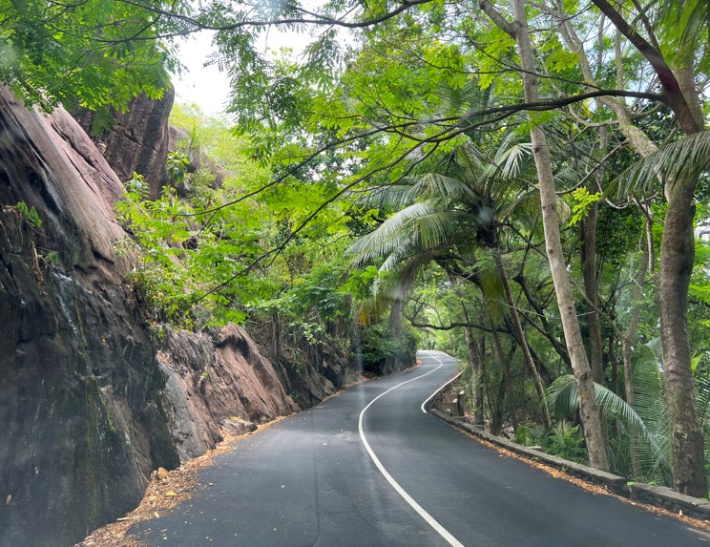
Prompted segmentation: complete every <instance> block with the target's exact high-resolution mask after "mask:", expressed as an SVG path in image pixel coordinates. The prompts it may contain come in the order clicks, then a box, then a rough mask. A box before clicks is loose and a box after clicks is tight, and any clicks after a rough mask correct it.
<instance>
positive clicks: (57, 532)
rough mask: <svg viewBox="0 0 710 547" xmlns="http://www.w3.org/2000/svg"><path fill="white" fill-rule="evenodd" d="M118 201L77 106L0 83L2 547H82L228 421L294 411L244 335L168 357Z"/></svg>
mask: <svg viewBox="0 0 710 547" xmlns="http://www.w3.org/2000/svg"><path fill="white" fill-rule="evenodd" d="M131 169H132V167H131ZM120 192H121V184H120V181H119V178H118V177H117V176H116V174H115V173H114V172H113V171H112V170H111V168H110V167H109V165H108V164H107V162H106V160H105V158H104V157H103V156H102V154H101V153H100V152H99V151H98V149H97V148H96V147H95V146H94V144H93V143H92V141H91V140H90V139H89V138H88V136H87V135H86V134H85V133H84V131H83V130H82V129H81V128H80V127H79V125H78V124H77V123H76V122H75V121H74V120H73V119H72V118H71V117H70V116H69V115H68V114H67V113H66V112H64V111H62V110H61V109H59V110H57V111H56V112H55V113H54V114H53V115H52V116H50V117H45V116H40V115H38V114H37V113H35V112H32V111H30V110H27V109H25V108H24V107H23V106H22V105H20V104H18V103H17V102H16V101H15V100H13V99H12V98H11V97H10V96H9V94H8V93H7V92H6V91H5V90H2V89H0V325H1V328H0V424H2V432H1V433H0V545H2V546H5V545H8V546H10V545H12V546H15V545H42V546H55V545H56V546H65V545H71V544H73V543H75V542H77V541H79V540H81V539H82V538H83V537H84V536H85V535H86V534H87V533H88V532H90V531H91V530H93V529H94V528H96V527H98V526H100V525H102V524H104V523H106V522H108V521H110V520H113V519H115V518H117V517H118V516H121V515H122V514H124V513H125V512H126V511H128V510H130V509H132V508H133V507H135V505H136V504H137V502H138V501H139V500H140V498H141V496H142V493H143V491H144V489H145V486H146V484H147V479H146V477H148V476H150V472H151V470H153V469H155V468H157V467H158V466H162V467H165V468H168V469H170V468H172V467H175V466H176V465H178V464H179V462H180V460H181V459H184V458H187V457H190V456H194V455H198V454H200V453H202V452H204V450H205V449H206V448H208V447H210V446H213V445H214V443H215V441H216V440H218V439H219V436H220V433H219V425H220V423H223V422H225V420H227V421H228V422H230V423H231V425H232V426H233V427H234V426H235V425H234V424H235V423H236V424H246V425H245V426H244V427H248V422H259V421H263V420H266V419H269V418H271V417H274V416H277V415H280V414H284V413H288V412H291V411H292V410H293V409H294V408H295V406H294V404H293V402H292V401H291V400H290V399H289V398H288V397H287V396H286V394H285V392H284V390H283V388H282V387H281V385H280V382H279V379H278V378H277V376H276V374H275V373H274V371H273V369H272V368H270V366H269V364H268V363H267V362H266V361H265V360H264V359H263V358H262V357H261V356H260V354H259V352H258V350H257V349H256V347H255V346H254V344H253V342H251V341H250V340H249V338H248V337H247V336H246V334H245V333H244V332H243V331H241V330H239V329H237V328H236V327H228V328H226V329H223V330H220V331H216V332H215V333H213V334H212V335H188V334H186V333H178V334H172V333H171V334H168V335H167V336H166V340H165V343H164V346H163V347H162V352H159V350H160V347H159V344H158V343H157V342H156V337H155V336H153V335H152V334H151V330H150V327H149V325H146V324H145V321H144V319H143V316H142V315H141V313H140V310H139V307H138V305H137V303H136V299H135V297H134V293H133V290H132V289H131V287H130V286H128V285H126V284H125V283H124V281H123V279H124V277H123V274H124V273H125V272H126V271H127V268H128V267H129V264H128V263H127V262H126V261H125V259H122V258H119V257H117V256H116V254H115V253H114V250H113V249H114V244H115V242H116V241H117V240H118V239H120V238H121V237H123V236H124V232H123V230H122V229H121V227H120V226H119V225H118V224H117V223H116V222H115V221H114V214H113V209H112V205H113V203H114V202H115V200H116V199H117V198H118V197H119V195H120ZM40 221H41V224H40ZM205 373H206V374H205ZM228 425H229V424H228ZM240 426H241V425H240Z"/></svg>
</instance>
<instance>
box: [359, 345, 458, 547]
mask: <svg viewBox="0 0 710 547" xmlns="http://www.w3.org/2000/svg"><path fill="white" fill-rule="evenodd" d="M434 359H436V357H434ZM436 360H437V361H439V366H438V367H436V368H434V369H431V370H430V371H429V372H425V373H424V374H422V375H420V376H417V377H416V378H411V379H409V380H406V381H405V382H402V383H400V384H397V385H396V386H394V387H391V388H390V389H388V390H387V391H385V392H384V393H380V394H379V395H378V396H377V397H375V398H374V399H372V401H370V402H369V403H368V405H367V406H366V407H365V408H363V409H362V412H360V419H359V421H358V430H359V431H360V439H361V440H362V444H363V445H365V450H367V453H368V454H369V455H370V458H372V461H373V462H375V466H377V469H379V470H380V473H382V475H383V476H384V477H385V479H387V482H389V483H390V485H391V486H392V488H394V489H395V491H396V492H397V493H398V494H399V495H400V496H402V498H404V501H406V502H407V503H408V504H409V505H410V506H411V507H412V509H414V510H415V511H416V512H417V513H419V516H420V517H422V518H423V519H424V520H425V521H426V522H427V524H429V526H431V527H432V528H433V529H434V530H436V531H437V533H438V534H439V535H440V536H441V537H443V538H444V539H445V540H446V541H447V542H448V543H449V545H451V546H452V547H464V546H463V544H462V543H461V542H460V541H459V540H457V539H456V538H455V537H454V536H453V535H452V534H451V532H449V531H448V530H447V529H446V528H444V527H443V526H442V525H441V524H439V522H438V521H437V520H436V519H435V518H434V517H432V516H431V515H430V514H429V513H427V512H426V511H425V510H424V508H423V507H422V506H421V505H419V504H418V503H417V502H416V501H414V498H412V496H410V495H409V494H408V493H407V491H406V490H405V489H404V488H402V487H401V486H400V485H399V483H398V482H397V481H396V480H394V478H393V477H392V475H390V474H389V473H388V472H387V470H386V469H385V466H384V465H382V462H381V461H380V460H379V458H378V457H377V456H376V455H375V452H374V451H373V450H372V447H370V443H368V442H367V439H366V438H365V431H364V429H363V425H362V424H363V417H364V416H365V412H367V409H368V408H370V407H371V406H372V405H373V404H374V403H375V401H377V399H379V398H380V397H384V396H385V395H387V394H388V393H389V392H391V391H394V390H395V389H397V388H398V387H400V386H403V385H404V384H408V383H409V382H413V381H414V380H419V378H424V376H427V375H428V374H431V373H432V372H434V371H437V370H439V369H440V368H441V367H442V366H443V365H444V363H442V362H441V361H440V360H439V359H436Z"/></svg>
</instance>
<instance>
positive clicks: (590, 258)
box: [580, 203, 604, 384]
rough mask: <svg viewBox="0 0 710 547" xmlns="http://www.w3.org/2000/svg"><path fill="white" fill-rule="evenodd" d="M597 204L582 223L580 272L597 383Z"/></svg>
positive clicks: (599, 334)
mask: <svg viewBox="0 0 710 547" xmlns="http://www.w3.org/2000/svg"><path fill="white" fill-rule="evenodd" d="M598 215H599V206H598V204H597V203H593V204H592V206H591V207H590V208H589V214H588V215H587V218H586V219H585V221H584V222H583V223H582V252H581V254H580V256H581V260H582V272H583V274H584V292H585V294H586V295H587V327H588V328H589V366H590V367H591V369H592V378H593V379H594V381H595V382H596V383H597V384H602V383H603V382H604V368H603V367H604V363H603V344H602V323H601V320H600V317H599V311H598V310H597V307H598V304H599V276H598V272H597V217H598Z"/></svg>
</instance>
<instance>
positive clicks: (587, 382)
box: [513, 0, 609, 471]
mask: <svg viewBox="0 0 710 547" xmlns="http://www.w3.org/2000/svg"><path fill="white" fill-rule="evenodd" d="M513 6H514V12H515V25H514V28H515V34H514V37H515V40H516V43H517V46H518V54H519V56H520V64H521V68H522V71H523V72H522V74H521V76H522V79H523V90H524V93H525V100H526V101H527V102H531V103H532V102H537V101H538V100H539V93H538V81H537V76H536V75H535V74H536V66H535V58H534V55H533V49H532V42H531V40H530V35H529V33H528V26H527V18H526V15H525V2H524V1H523V0H514V2H513ZM530 140H531V144H532V150H533V157H534V160H535V166H536V168H537V175H538V182H539V185H540V201H541V204H542V219H543V228H544V232H545V244H546V247H547V257H548V260H549V262H550V271H551V273H552V281H553V284H554V286H555V293H556V296H557V303H558V305H559V309H560V318H561V320H562V328H563V329H564V333H565V341H566V344H567V348H568V350H569V355H570V360H571V362H572V372H573V374H574V377H575V381H576V383H577V391H578V393H579V411H580V412H579V414H580V419H581V421H582V425H583V427H584V436H585V439H586V442H587V450H588V453H589V462H590V464H591V465H592V467H595V468H597V469H601V470H604V471H608V470H609V458H608V456H607V452H606V446H605V442H604V434H603V431H602V421H601V414H600V412H599V407H598V405H597V402H596V397H595V393H594V381H593V378H592V371H591V368H590V366H589V361H588V360H587V354H586V351H585V349H584V343H583V341H582V335H581V332H580V328H579V320H578V318H577V312H576V309H575V302H574V295H573V293H572V285H571V282H570V279H569V274H568V273H567V265H566V264H565V261H564V256H563V253H562V241H561V238H560V226H559V218H558V215H557V196H556V194H555V181H554V177H553V173H552V158H551V156H550V150H549V146H548V144H547V138H546V136H545V132H544V131H543V129H542V127H540V126H536V127H534V128H533V129H532V130H531V132H530Z"/></svg>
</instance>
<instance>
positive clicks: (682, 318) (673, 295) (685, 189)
mask: <svg viewBox="0 0 710 547" xmlns="http://www.w3.org/2000/svg"><path fill="white" fill-rule="evenodd" d="M694 189H695V188H694V186H693V187H691V185H680V184H679V185H677V186H676V187H674V188H673V189H672V190H671V196H670V198H669V200H668V209H667V211H666V221H665V224H664V230H663V238H662V239H661V271H660V274H659V290H658V298H659V301H660V309H661V345H662V348H663V364H664V366H665V369H666V389H667V390H668V418H669V423H670V434H671V439H670V441H671V457H672V460H671V463H672V468H673V483H674V486H675V488H676V489H677V490H678V491H680V492H683V493H685V494H689V495H692V496H698V497H705V496H706V495H707V478H706V473H705V454H704V450H703V432H702V429H701V427H700V423H699V420H698V413H697V409H696V406H695V396H694V393H695V392H694V388H693V374H692V370H691V351H690V342H689V339H688V287H689V285H690V275H691V272H692V269H693V260H694V255H695V238H694V235H693V216H694V213H695V206H694V205H693V193H694Z"/></svg>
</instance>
